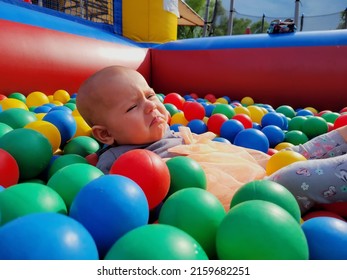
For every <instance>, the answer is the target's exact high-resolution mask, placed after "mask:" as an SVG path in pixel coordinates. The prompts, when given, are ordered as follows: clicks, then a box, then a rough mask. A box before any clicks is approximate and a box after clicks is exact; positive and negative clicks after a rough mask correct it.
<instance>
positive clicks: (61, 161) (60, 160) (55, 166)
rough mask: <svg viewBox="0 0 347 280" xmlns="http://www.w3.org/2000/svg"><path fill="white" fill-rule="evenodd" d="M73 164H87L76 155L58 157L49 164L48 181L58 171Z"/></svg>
mask: <svg viewBox="0 0 347 280" xmlns="http://www.w3.org/2000/svg"><path fill="white" fill-rule="evenodd" d="M74 163H87V160H86V159H85V158H84V157H82V156H80V155H76V154H66V155H58V156H57V157H56V158H55V159H54V160H53V161H52V162H50V164H49V166H48V171H47V173H48V174H47V176H48V179H49V178H50V177H52V176H53V174H55V173H56V172H57V171H58V170H60V169H62V168H64V167H65V166H69V165H71V164H74Z"/></svg>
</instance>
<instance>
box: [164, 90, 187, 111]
mask: <svg viewBox="0 0 347 280" xmlns="http://www.w3.org/2000/svg"><path fill="white" fill-rule="evenodd" d="M184 102H185V100H184V98H183V97H182V96H181V95H179V94H178V93H176V92H172V93H169V94H167V95H166V96H165V97H164V101H163V103H164V104H167V103H170V104H173V105H175V106H176V108H177V109H178V110H182V109H183V103H184Z"/></svg>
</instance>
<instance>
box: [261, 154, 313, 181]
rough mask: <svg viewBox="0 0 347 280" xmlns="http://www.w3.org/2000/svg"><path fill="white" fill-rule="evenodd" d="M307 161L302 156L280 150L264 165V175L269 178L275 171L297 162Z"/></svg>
mask: <svg viewBox="0 0 347 280" xmlns="http://www.w3.org/2000/svg"><path fill="white" fill-rule="evenodd" d="M305 160H307V159H306V158H305V157H304V156H303V155H302V154H299V153H297V152H294V151H288V150H281V151H279V152H277V153H275V154H273V155H272V156H271V157H270V159H269V160H268V162H267V164H266V174H267V175H268V176H269V175H271V174H272V173H274V172H276V171H277V170H279V169H281V168H283V167H285V166H287V165H289V164H291V163H294V162H297V161H305Z"/></svg>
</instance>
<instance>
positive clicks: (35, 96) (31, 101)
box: [26, 91, 49, 108]
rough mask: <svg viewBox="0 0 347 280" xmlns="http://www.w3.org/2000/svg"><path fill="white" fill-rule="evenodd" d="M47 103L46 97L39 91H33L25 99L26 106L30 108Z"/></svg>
mask: <svg viewBox="0 0 347 280" xmlns="http://www.w3.org/2000/svg"><path fill="white" fill-rule="evenodd" d="M47 103H49V99H48V96H47V95H46V94H44V93H43V92H41V91H33V92H31V93H29V94H28V96H27V98H26V105H27V106H28V107H29V108H30V107H34V106H41V105H43V104H47Z"/></svg>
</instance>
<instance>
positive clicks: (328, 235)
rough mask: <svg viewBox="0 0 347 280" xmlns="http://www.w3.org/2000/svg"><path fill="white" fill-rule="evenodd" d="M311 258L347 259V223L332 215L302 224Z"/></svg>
mask: <svg viewBox="0 0 347 280" xmlns="http://www.w3.org/2000/svg"><path fill="white" fill-rule="evenodd" d="M302 229H303V231H304V233H305V235H306V238H307V242H308V247H309V252H310V259H311V260H346V259H347V223H346V222H344V221H341V220H340V219H336V218H332V217H317V218H313V219H309V220H307V221H305V222H304V223H303V224H302Z"/></svg>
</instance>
